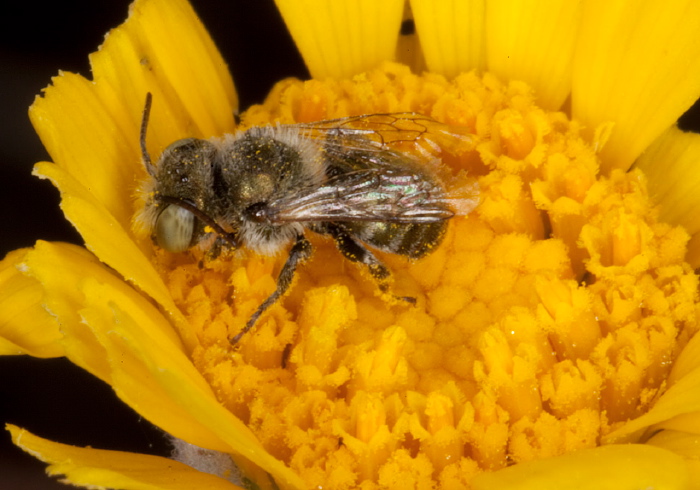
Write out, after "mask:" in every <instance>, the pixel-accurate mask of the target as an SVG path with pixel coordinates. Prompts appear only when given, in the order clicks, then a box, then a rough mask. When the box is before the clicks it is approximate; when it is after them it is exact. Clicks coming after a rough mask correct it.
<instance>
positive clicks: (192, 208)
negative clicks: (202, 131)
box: [153, 138, 215, 252]
mask: <svg viewBox="0 0 700 490" xmlns="http://www.w3.org/2000/svg"><path fill="white" fill-rule="evenodd" d="M214 152H215V148H214V145H212V143H210V142H209V141H206V140H201V139H195V138H187V139H182V140H178V141H176V142H174V143H172V144H171V145H170V146H168V147H167V148H166V149H165V151H164V152H163V154H162V155H161V157H160V159H159V160H158V163H157V164H156V167H155V169H154V171H155V175H154V180H155V187H154V191H155V192H154V194H153V198H154V205H155V206H157V207H158V216H157V218H156V222H155V226H154V229H153V237H154V240H155V242H156V243H157V244H158V246H160V247H162V248H164V249H165V250H168V251H169V252H183V251H185V250H187V249H188V248H190V246H192V245H194V244H195V243H196V242H197V241H198V239H199V238H200V237H201V235H202V234H203V233H204V225H205V224H207V223H206V221H208V219H207V218H208V215H209V214H211V213H212V212H213V211H214V210H213V206H214V204H215V199H214V196H213V185H214V179H213V176H212V158H213V156H214ZM197 218H200V219H197ZM202 218H204V221H203V220H202ZM209 219H211V218H209Z"/></svg>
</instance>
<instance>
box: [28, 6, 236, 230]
mask: <svg viewBox="0 0 700 490" xmlns="http://www.w3.org/2000/svg"><path fill="white" fill-rule="evenodd" d="M91 64H92V69H93V79H94V82H93V81H89V80H87V79H85V78H83V77H82V76H80V75H75V74H71V73H60V74H59V75H58V76H57V77H55V78H54V79H53V85H52V86H49V87H48V88H47V89H46V90H45V95H44V97H38V98H37V99H36V101H35V102H34V104H33V105H32V107H31V108H30V111H29V116H30V119H31V120H32V123H33V125H34V128H35V129H36V131H37V133H38V134H39V137H40V138H41V140H42V143H43V144H44V146H45V147H46V149H47V150H48V152H49V154H50V155H51V158H52V159H53V161H54V162H55V163H57V164H58V165H60V166H62V167H63V168H64V169H65V170H67V171H68V173H70V174H71V175H73V177H74V178H75V179H77V180H78V182H80V183H81V184H82V185H83V187H85V188H86V189H88V190H89V191H90V192H92V193H93V194H94V195H95V196H96V198H97V200H98V201H99V202H100V203H101V204H102V205H103V206H104V207H105V208H106V209H107V211H108V212H109V213H110V214H112V216H114V218H116V220H117V221H118V222H119V223H121V225H122V226H123V227H124V228H126V229H128V227H129V223H130V220H131V216H132V215H133V211H134V210H133V204H132V199H131V197H132V194H133V189H134V186H135V184H136V177H137V176H138V177H142V176H143V175H144V168H143V164H142V163H141V153H140V148H139V127H140V124H141V115H142V112H143V106H144V100H145V96H146V92H148V91H150V92H152V93H153V94H154V103H153V107H154V109H153V117H152V123H153V124H152V126H153V127H152V128H149V134H148V145H149V147H150V148H154V149H162V148H164V147H165V146H166V145H167V144H169V143H171V142H172V141H174V140H176V139H179V138H182V137H185V136H203V135H204V136H211V135H214V134H217V135H219V134H223V133H224V132H226V131H231V130H232V128H233V127H234V123H233V112H234V110H235V109H236V105H237V101H236V95H235V91H234V88H233V82H232V80H231V78H230V75H229V74H228V71H227V68H226V64H225V63H224V62H223V60H222V59H221V57H220V55H219V54H218V52H217V51H216V48H215V46H214V45H213V43H212V41H211V39H210V38H209V36H208V34H207V32H206V31H205V30H204V27H203V26H202V25H201V22H200V21H199V19H198V18H197V17H196V15H195V14H194V12H193V11H192V8H191V7H190V5H189V4H188V3H187V2H185V1H183V0H175V1H168V0H148V1H144V0H139V1H137V2H135V3H134V5H133V6H132V8H131V15H130V17H129V19H128V20H127V21H126V22H125V23H124V24H123V25H122V26H121V27H118V28H116V29H114V30H112V31H111V32H110V33H109V34H108V36H107V39H106V40H105V42H104V44H103V45H102V48H101V49H100V51H99V52H97V53H95V54H93V55H92V56H91Z"/></svg>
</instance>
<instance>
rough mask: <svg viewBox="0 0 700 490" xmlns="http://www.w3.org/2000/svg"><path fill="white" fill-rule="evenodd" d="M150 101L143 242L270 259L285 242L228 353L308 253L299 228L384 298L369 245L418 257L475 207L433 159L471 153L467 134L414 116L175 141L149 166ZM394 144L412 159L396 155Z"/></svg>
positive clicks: (384, 281) (382, 271)
mask: <svg viewBox="0 0 700 490" xmlns="http://www.w3.org/2000/svg"><path fill="white" fill-rule="evenodd" d="M151 101H152V98H151V94H150V93H149V94H147V97H146V104H145V107H144V111H143V118H142V122H141V134H140V143H141V151H142V158H143V162H144V165H145V168H146V170H147V172H148V178H147V180H146V181H144V183H143V184H142V187H141V193H142V195H143V196H144V199H145V205H144V207H143V209H142V210H141V212H140V213H139V214H138V216H137V217H136V222H138V223H139V224H140V226H142V227H143V228H144V229H146V230H147V232H148V233H149V234H150V235H151V237H152V239H153V241H154V242H155V244H156V245H157V246H159V247H161V248H163V249H165V250H167V251H169V252H184V251H186V250H187V249H189V248H191V247H194V246H199V247H202V248H203V249H204V250H209V251H210V252H212V251H215V252H212V253H214V254H215V255H216V254H218V251H220V250H222V249H237V248H240V247H246V248H247V249H250V250H252V251H254V252H257V253H261V254H266V255H271V254H276V253H278V252H280V251H281V250H284V249H285V248H286V247H287V246H289V244H290V243H291V248H290V249H289V252H288V256H287V260H286V262H285V264H284V265H283V267H282V269H281V271H280V274H279V277H278V279H277V287H276V289H275V291H274V292H273V293H272V294H271V295H270V296H269V297H268V298H267V299H266V300H265V301H264V302H263V303H262V304H261V305H260V306H259V307H258V309H257V310H256V311H255V313H253V315H252V316H251V317H250V319H249V320H248V322H247V323H246V324H245V326H244V327H243V328H242V330H241V331H240V332H239V333H238V334H236V335H235V336H234V337H233V338H232V339H230V342H231V343H232V344H233V345H235V344H236V343H237V342H238V341H239V340H240V339H241V337H242V336H243V335H244V334H245V333H246V332H248V331H249V330H250V329H251V328H253V326H254V325H255V323H256V321H257V320H258V319H259V318H260V316H261V315H262V314H263V313H264V312H265V310H267V309H268V308H269V307H270V306H272V305H273V304H274V303H275V302H277V301H278V300H279V299H280V298H281V297H282V296H283V295H284V294H285V292H286V291H287V290H288V289H289V287H290V285H291V283H292V279H293V277H294V274H295V271H296V269H297V267H298V266H299V264H300V263H302V262H304V261H305V260H306V259H308V258H309V257H310V256H311V253H312V246H311V243H310V242H309V240H308V239H307V238H306V233H307V230H308V231H310V232H314V233H318V234H321V235H329V236H330V237H332V238H333V240H335V243H336V244H337V247H338V249H339V250H340V252H341V254H342V255H343V256H344V257H345V258H346V259H348V260H350V261H352V262H358V263H360V264H362V265H364V266H365V267H367V269H368V270H369V272H370V274H371V275H372V276H373V277H374V278H375V279H376V281H377V283H378V285H379V288H380V290H381V291H383V292H386V291H387V290H388V284H389V283H388V280H389V278H390V272H389V270H388V269H387V267H386V266H385V265H384V264H383V263H382V262H381V261H380V260H379V259H378V258H377V256H376V255H375V254H374V253H373V252H372V250H371V249H377V250H381V251H385V252H390V253H393V254H399V255H403V256H406V257H409V258H411V259H419V258H421V257H424V256H425V255H427V254H429V253H430V252H431V251H432V250H434V249H435V248H436V247H437V246H438V245H439V244H440V242H441V241H442V239H443V236H444V234H445V231H446V229H447V223H448V220H449V219H450V218H452V217H454V216H455V215H466V214H467V213H469V212H470V211H471V210H472V209H473V208H474V207H475V206H476V205H477V203H478V188H477V186H476V183H470V184H465V185H463V186H462V187H461V188H460V189H459V192H457V193H448V192H447V190H446V188H445V186H444V184H443V182H442V180H441V179H440V178H438V173H437V168H438V167H439V165H438V164H439V159H438V158H437V157H436V156H435V153H436V152H438V151H439V149H440V148H442V147H447V146H450V145H452V146H459V145H462V146H464V145H466V146H467V147H470V148H473V144H474V141H473V138H472V136H471V135H469V134H467V133H465V132H464V131H461V130H459V128H454V127H452V126H448V125H445V124H441V123H438V122H437V121H434V120H432V119H430V118H428V117H426V116H423V115H420V114H416V113H399V114H372V115H365V116H356V117H347V118H342V119H335V120H330V121H321V122H316V123H310V124H290V125H277V126H268V127H252V128H250V129H248V130H246V131H240V132H237V133H235V134H226V135H224V136H223V137H221V138H211V139H208V140H205V139H197V138H186V139H181V140H178V141H175V142H174V143H172V144H171V145H169V146H168V147H167V148H166V149H165V150H164V151H163V153H162V154H161V156H160V158H159V159H158V161H157V162H156V163H155V164H153V163H152V161H151V158H150V156H149V154H148V151H147V150H146V130H147V126H148V119H149V114H150V108H151ZM402 145H404V146H405V145H409V146H411V147H412V149H413V150H415V151H411V152H409V151H402V150H400V149H399V148H401V146H402ZM402 299H405V300H406V301H409V302H415V299H413V298H402Z"/></svg>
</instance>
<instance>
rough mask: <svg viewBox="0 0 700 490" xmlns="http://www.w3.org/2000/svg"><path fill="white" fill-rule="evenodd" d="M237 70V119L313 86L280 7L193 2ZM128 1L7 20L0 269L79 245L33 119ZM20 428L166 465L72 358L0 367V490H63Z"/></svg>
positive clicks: (1, 32) (0, 52) (148, 433)
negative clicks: (12, 427)
mask: <svg viewBox="0 0 700 490" xmlns="http://www.w3.org/2000/svg"><path fill="white" fill-rule="evenodd" d="M190 1H191V3H192V4H193V6H194V8H195V10H196V11H197V13H198V14H199V16H200V18H201V19H202V21H203V23H204V25H205V26H206V27H207V28H208V30H209V32H210V34H211V35H212V37H213V38H214V41H215V42H216V44H217V46H218V47H219V49H220V50H221V52H222V54H223V57H224V59H225V60H226V61H227V62H228V64H229V67H230V69H231V72H232V74H233V78H234V82H235V84H236V89H237V91H238V96H239V98H240V108H241V109H244V108H246V107H248V106H249V105H251V104H254V103H258V102H262V100H263V98H264V97H265V95H266V94H267V92H268V91H269V90H270V88H271V87H272V85H273V84H274V83H275V81H277V80H280V79H282V78H284V77H288V76H296V77H299V78H308V72H307V71H306V68H305V67H304V64H303V62H302V60H301V57H300V55H299V54H298V52H297V50H296V48H295V46H294V44H293V42H292V40H291V38H290V37H289V34H288V33H287V29H286V27H285V26H284V24H283V22H282V19H281V17H280V16H279V14H278V12H277V9H276V7H275V5H274V2H273V0H233V1H230V0H229V1H227V0H190ZM130 3H131V2H130V0H120V1H113V2H96V1H94V0H62V1H54V2H44V3H42V4H41V6H38V5H39V4H37V2H30V1H26V0H20V1H18V2H11V5H12V6H11V7H10V6H4V7H3V13H2V16H0V124H2V128H1V129H0V258H2V257H4V256H5V254H6V253H7V252H9V251H10V250H14V249H16V248H19V247H29V246H32V245H33V244H34V242H35V241H36V240H37V239H44V240H53V241H55V240H63V241H70V242H74V243H78V244H82V240H81V239H80V236H79V235H78V234H77V232H75V231H74V229H73V228H72V227H71V226H70V225H69V224H68V222H67V221H66V220H65V219H64V217H63V215H62V214H61V212H60V210H59V207H58V203H59V195H58V191H57V190H56V189H55V188H54V187H53V186H52V185H51V184H50V183H49V182H48V181H45V180H39V179H38V178H36V177H33V176H32V175H31V170H32V165H33V164H34V163H35V162H38V161H41V160H49V156H48V154H47V153H46V152H45V150H44V148H43V147H42V145H41V142H40V141H39V138H38V137H37V136H36V134H35V133H34V130H33V128H32V126H31V124H30V123H29V118H28V116H27V108H28V107H29V105H30V104H31V103H32V101H33V100H34V97H35V95H36V94H39V93H40V91H41V89H43V88H44V87H46V86H47V85H49V83H50V80H51V77H52V76H55V75H57V74H58V70H59V69H60V70H64V71H71V72H77V73H80V74H82V75H84V76H86V77H88V78H90V67H89V64H88V54H89V53H92V52H94V51H96V49H97V47H98V46H99V45H100V44H102V41H103V39H104V35H105V33H106V32H107V31H109V30H110V29H111V28H113V27H116V26H118V25H119V24H121V23H122V22H123V21H124V20H125V19H126V17H127V12H128V6H129V4H130ZM7 422H9V423H13V424H16V425H19V426H20V427H24V428H26V429H28V430H30V431H31V432H33V433H35V434H37V435H39V436H42V437H46V438H48V439H51V440H55V441H59V442H64V443H68V444H74V445H78V446H87V445H91V446H93V447H96V448H105V449H118V450H125V451H134V452H141V453H150V454H160V455H169V453H170V449H169V447H168V446H167V444H166V443H165V441H164V438H163V436H162V435H161V433H160V432H159V431H158V429H156V428H154V427H153V426H152V425H151V424H150V423H148V422H147V421H145V420H143V419H142V418H141V417H140V416H139V415H138V414H137V413H135V412H134V411H132V410H131V409H130V408H129V407H127V406H126V405H124V404H123V403H122V402H121V401H120V400H119V399H118V398H117V397H116V395H115V394H114V392H113V391H112V389H111V388H110V387H109V386H107V385H105V384H104V383H102V382H101V381H99V380H97V379H96V378H93V377H92V376H91V375H89V374H87V373H86V372H84V371H82V370H81V369H79V368H77V367H75V366H73V365H72V364H71V363H70V362H68V361H66V360H64V359H53V360H40V359H34V358H30V357H24V356H17V357H3V356H0V489H3V490H5V489H8V490H9V489H28V490H29V489H41V490H44V489H46V490H48V489H62V490H65V489H66V488H69V487H66V485H63V484H61V483H58V482H57V481H55V480H53V479H49V477H47V476H46V475H45V473H44V469H45V467H46V465H45V464H44V463H41V462H39V461H38V460H36V459H34V458H32V457H30V456H29V455H27V454H25V453H24V452H23V451H21V450H20V449H18V448H17V447H15V446H14V445H12V443H11V442H10V437H9V433H7V432H6V431H5V430H3V429H2V428H3V427H4V424H5V423H7Z"/></svg>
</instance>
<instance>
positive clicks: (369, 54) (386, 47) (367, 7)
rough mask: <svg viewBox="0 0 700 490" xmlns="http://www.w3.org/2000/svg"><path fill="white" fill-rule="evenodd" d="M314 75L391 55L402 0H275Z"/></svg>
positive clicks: (345, 73) (340, 72) (352, 69)
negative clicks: (379, 0)
mask: <svg viewBox="0 0 700 490" xmlns="http://www.w3.org/2000/svg"><path fill="white" fill-rule="evenodd" d="M275 3H276V4H277V8H278V9H279V10H280V13H281V14H282V17H283V18H284V21H285V22H286V24H287V28H288V29H289V32H290V33H291V34H292V38H293V39H294V42H295V43H296V45H297V47H298V48H299V51H300V52H301V55H302V56H303V58H304V61H305V62H306V66H307V67H308V68H309V71H310V72H311V76H312V77H313V78H320V79H323V78H328V77H333V78H348V77H351V76H352V75H355V74H357V73H362V72H364V71H367V70H368V69H370V68H373V67H375V66H377V65H378V64H379V63H381V62H382V61H385V60H391V59H393V58H394V54H395V51H396V43H397V40H398V36H399V29H400V26H401V17H402V13H403V5H404V0H382V1H381V2H377V1H376V0H333V1H332V2H329V1H327V0H275Z"/></svg>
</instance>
